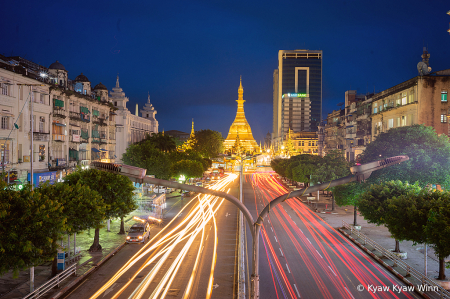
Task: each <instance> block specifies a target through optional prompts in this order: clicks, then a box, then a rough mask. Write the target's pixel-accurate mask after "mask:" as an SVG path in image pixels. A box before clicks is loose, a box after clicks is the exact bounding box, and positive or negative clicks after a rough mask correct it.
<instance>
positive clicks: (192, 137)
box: [180, 119, 197, 152]
mask: <svg viewBox="0 0 450 299" xmlns="http://www.w3.org/2000/svg"><path fill="white" fill-rule="evenodd" d="M196 143H197V139H196V138H195V131H194V119H192V129H191V135H190V136H189V138H188V140H186V142H184V143H183V144H182V145H181V147H180V150H181V151H183V152H184V151H186V150H191V149H193V148H194V146H195V144H196Z"/></svg>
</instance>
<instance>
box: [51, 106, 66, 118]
mask: <svg viewBox="0 0 450 299" xmlns="http://www.w3.org/2000/svg"><path fill="white" fill-rule="evenodd" d="M53 116H54V117H59V118H66V117H67V116H66V110H64V109H63V108H61V107H53Z"/></svg>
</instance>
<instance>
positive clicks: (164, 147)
mask: <svg viewBox="0 0 450 299" xmlns="http://www.w3.org/2000/svg"><path fill="white" fill-rule="evenodd" d="M145 142H150V144H152V145H153V146H154V147H155V148H157V149H158V150H160V151H162V152H172V151H175V150H176V149H177V143H176V141H175V139H174V138H173V137H171V136H169V135H164V134H163V133H161V132H159V133H156V134H152V135H151V136H150V135H147V136H146V138H145V139H144V140H142V141H141V142H140V143H145Z"/></svg>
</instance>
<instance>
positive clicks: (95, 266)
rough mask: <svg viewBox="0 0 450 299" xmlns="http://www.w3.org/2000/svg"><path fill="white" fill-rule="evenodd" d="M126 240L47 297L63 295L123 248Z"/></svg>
mask: <svg viewBox="0 0 450 299" xmlns="http://www.w3.org/2000/svg"><path fill="white" fill-rule="evenodd" d="M125 244H126V242H123V243H122V244H120V245H119V246H117V247H116V248H115V249H114V250H113V251H111V252H110V253H108V254H107V255H106V256H105V257H104V258H102V259H101V260H100V261H99V262H98V263H97V264H95V265H94V266H93V267H91V268H90V269H89V270H87V271H86V272H85V273H83V274H82V275H80V276H78V277H77V278H75V279H74V280H73V281H71V282H70V283H69V284H68V285H66V286H65V287H64V288H62V289H61V290H60V291H59V292H58V293H56V294H54V295H53V296H52V297H50V298H49V299H56V298H59V297H61V296H62V295H64V293H65V292H67V291H68V290H70V289H71V288H73V287H74V286H75V285H77V284H78V283H79V282H80V281H81V280H83V279H84V278H85V277H86V276H88V275H89V274H91V272H93V271H94V270H95V269H97V267H99V266H100V265H101V264H103V263H104V262H105V261H107V260H108V259H109V258H110V257H111V256H112V255H114V254H115V253H117V252H118V251H119V250H120V249H122V248H123V246H125Z"/></svg>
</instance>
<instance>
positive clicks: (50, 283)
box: [23, 264, 77, 299]
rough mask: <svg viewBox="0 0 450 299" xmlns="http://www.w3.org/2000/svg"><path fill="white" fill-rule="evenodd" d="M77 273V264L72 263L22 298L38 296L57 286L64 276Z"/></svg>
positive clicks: (28, 298)
mask: <svg viewBox="0 0 450 299" xmlns="http://www.w3.org/2000/svg"><path fill="white" fill-rule="evenodd" d="M76 273H77V264H73V265H72V266H70V267H69V268H67V269H66V270H64V271H62V272H61V273H59V274H58V275H56V276H55V277H53V278H52V279H50V280H49V281H47V282H46V283H44V284H43V285H41V286H40V287H39V288H37V289H36V290H35V291H34V292H33V293H29V294H28V295H26V296H25V297H23V299H31V298H40V297H42V296H43V295H44V294H45V293H47V292H48V291H50V290H52V289H53V288H54V287H55V286H57V287H59V284H60V283H61V282H62V281H63V280H65V279H66V278H68V277H70V276H71V275H76Z"/></svg>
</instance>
